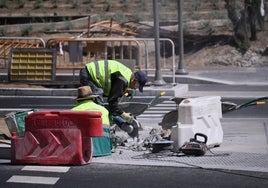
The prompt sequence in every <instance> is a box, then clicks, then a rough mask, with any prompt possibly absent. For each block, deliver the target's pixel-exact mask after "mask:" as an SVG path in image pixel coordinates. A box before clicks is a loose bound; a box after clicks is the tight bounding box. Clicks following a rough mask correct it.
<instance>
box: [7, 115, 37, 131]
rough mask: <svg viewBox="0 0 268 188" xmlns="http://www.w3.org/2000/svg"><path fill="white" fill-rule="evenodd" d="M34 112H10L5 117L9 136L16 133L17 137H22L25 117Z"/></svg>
mask: <svg viewBox="0 0 268 188" xmlns="http://www.w3.org/2000/svg"><path fill="white" fill-rule="evenodd" d="M34 111H35V110H27V111H22V112H11V113H8V114H7V115H6V118H5V121H6V124H7V127H8V129H9V132H10V134H13V133H14V132H15V133H16V135H17V136H24V132H25V117H26V116H27V115H28V114H30V113H32V112H34Z"/></svg>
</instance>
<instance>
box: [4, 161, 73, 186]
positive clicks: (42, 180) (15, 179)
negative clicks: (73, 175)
mask: <svg viewBox="0 0 268 188" xmlns="http://www.w3.org/2000/svg"><path fill="white" fill-rule="evenodd" d="M69 169H70V167H63V166H31V165H28V166H24V167H23V168H22V169H21V170H22V171H38V172H58V173H66V172H68V171H69ZM58 180H59V177H44V176H21V175H13V176H11V177H10V178H9V179H8V180H7V181H6V182H8V183H28V184H47V185H54V184H55V183H57V181H58Z"/></svg>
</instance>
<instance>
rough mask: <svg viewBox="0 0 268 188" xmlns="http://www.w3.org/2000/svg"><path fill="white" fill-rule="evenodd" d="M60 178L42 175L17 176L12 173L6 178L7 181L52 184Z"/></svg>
mask: <svg viewBox="0 0 268 188" xmlns="http://www.w3.org/2000/svg"><path fill="white" fill-rule="evenodd" d="M59 179H60V178H58V177H42V176H17V175H14V176H12V177H11V178H9V179H8V180H7V182H9V183H30V184H46V185H54V184H55V183H57V181H58V180H59Z"/></svg>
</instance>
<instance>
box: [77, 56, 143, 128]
mask: <svg viewBox="0 0 268 188" xmlns="http://www.w3.org/2000/svg"><path fill="white" fill-rule="evenodd" d="M146 82H147V76H146V75H145V74H144V73H143V72H142V71H140V70H139V71H136V72H132V71H131V69H129V68H128V67H127V66H125V65H123V64H122V63H120V62H118V61H115V60H99V61H94V62H90V63H88V64H86V66H85V68H83V69H81V70H80V83H81V84H82V85H89V86H90V87H91V89H92V91H93V93H94V94H98V95H99V97H98V98H97V103H99V104H102V105H103V103H104V101H103V98H102V96H105V97H108V99H107V102H108V104H109V105H108V110H109V113H110V115H112V116H120V117H122V118H123V119H124V120H125V121H126V122H128V123H131V122H132V120H133V116H132V115H131V114H130V113H126V112H124V111H123V110H122V109H121V108H119V105H118V102H119V98H121V97H122V96H123V95H124V94H125V93H126V91H127V89H128V88H131V89H136V88H139V91H140V92H143V87H144V85H145V84H146Z"/></svg>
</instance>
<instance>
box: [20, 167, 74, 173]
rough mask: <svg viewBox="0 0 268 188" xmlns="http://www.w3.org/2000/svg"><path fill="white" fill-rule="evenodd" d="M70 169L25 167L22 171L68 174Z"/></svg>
mask: <svg viewBox="0 0 268 188" xmlns="http://www.w3.org/2000/svg"><path fill="white" fill-rule="evenodd" d="M69 169H70V167H62V166H25V167H23V168H22V169H21V170H24V171H40V172H62V173H65V172H68V170H69Z"/></svg>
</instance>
